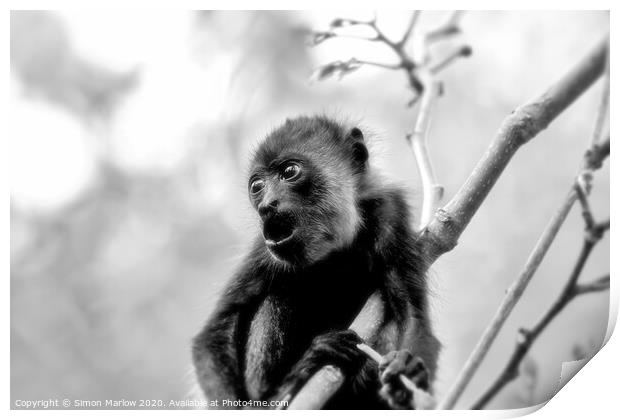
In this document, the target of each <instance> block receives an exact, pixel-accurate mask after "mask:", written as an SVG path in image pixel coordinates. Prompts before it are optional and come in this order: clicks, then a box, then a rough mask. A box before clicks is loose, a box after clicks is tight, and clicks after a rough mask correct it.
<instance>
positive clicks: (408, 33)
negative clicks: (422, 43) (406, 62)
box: [398, 10, 421, 47]
mask: <svg viewBox="0 0 620 420" xmlns="http://www.w3.org/2000/svg"><path fill="white" fill-rule="evenodd" d="M420 14H421V12H420V11H419V10H414V11H413V12H412V13H411V17H410V18H409V23H408V24H407V29H405V34H404V35H403V37H402V38H401V40H400V41H399V42H398V45H400V46H401V47H404V46H405V45H406V44H407V41H408V40H409V38H410V37H411V34H412V33H413V30H414V28H415V25H416V23H417V22H418V18H419V17H420Z"/></svg>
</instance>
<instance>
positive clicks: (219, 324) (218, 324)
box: [192, 311, 244, 400]
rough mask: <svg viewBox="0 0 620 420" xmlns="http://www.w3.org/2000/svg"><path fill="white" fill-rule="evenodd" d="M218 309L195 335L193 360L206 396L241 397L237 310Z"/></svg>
mask: <svg viewBox="0 0 620 420" xmlns="http://www.w3.org/2000/svg"><path fill="white" fill-rule="evenodd" d="M225 312H226V311H218V312H217V313H216V314H215V316H213V317H212V318H211V320H210V321H209V323H208V324H207V325H206V326H205V328H204V329H203V330H202V331H201V332H200V334H198V336H196V337H195V338H194V343H193V347H192V352H193V361H194V366H195V369H196V375H197V377H198V382H199V384H200V387H201V388H202V390H203V392H204V394H205V396H206V397H207V399H209V400H222V399H231V400H235V399H237V398H241V397H242V395H243V392H244V391H243V389H242V388H241V386H240V384H241V383H242V381H241V375H240V372H239V364H238V359H237V357H238V354H237V345H236V342H235V341H236V340H235V337H236V334H237V326H238V322H239V314H238V313H231V314H226V313H225Z"/></svg>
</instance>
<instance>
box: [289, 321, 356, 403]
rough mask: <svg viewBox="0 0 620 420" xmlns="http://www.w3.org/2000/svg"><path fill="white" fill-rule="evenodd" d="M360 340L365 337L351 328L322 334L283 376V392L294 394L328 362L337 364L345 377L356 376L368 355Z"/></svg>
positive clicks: (328, 363)
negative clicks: (361, 348)
mask: <svg viewBox="0 0 620 420" xmlns="http://www.w3.org/2000/svg"><path fill="white" fill-rule="evenodd" d="M361 342H362V339H361V338H360V337H359V336H358V335H357V334H356V333H355V332H354V331H351V330H345V331H335V332H329V333H326V334H323V335H319V336H318V337H316V338H315V339H314V340H313V341H312V345H311V346H310V349H308V351H306V353H305V354H304V356H303V357H302V358H301V360H300V361H299V362H298V363H297V364H296V365H295V366H294V367H293V370H292V371H291V372H290V373H289V374H288V375H287V377H286V378H285V379H284V386H283V392H284V393H287V394H290V395H295V394H296V393H297V392H298V391H299V389H300V388H301V387H302V386H303V385H304V384H305V383H306V382H307V381H308V379H310V377H311V376H312V375H314V373H316V372H317V371H318V370H319V369H320V368H322V367H323V366H326V365H333V366H336V367H338V368H339V369H341V370H342V372H343V373H344V374H345V376H346V377H353V376H355V375H356V374H357V373H358V372H359V371H360V369H361V368H362V366H363V364H364V362H365V361H366V355H365V354H364V353H362V352H361V351H360V350H359V349H358V348H357V344H360V343H361Z"/></svg>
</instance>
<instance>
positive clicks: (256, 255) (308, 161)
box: [193, 117, 439, 408]
mask: <svg viewBox="0 0 620 420" xmlns="http://www.w3.org/2000/svg"><path fill="white" fill-rule="evenodd" d="M367 156H368V155H367V149H366V147H365V146H364V144H363V135H362V133H361V132H360V131H359V130H357V129H356V128H354V129H351V130H349V129H346V128H344V127H343V125H341V124H339V123H336V122H334V121H333V120H330V119H327V118H324V117H312V118H310V117H301V118H298V119H295V120H287V122H286V123H285V124H284V125H283V126H282V127H280V128H278V129H277V130H275V131H274V132H273V133H271V134H270V135H269V136H268V137H267V138H266V139H265V141H264V142H263V143H262V144H261V145H260V147H259V149H258V151H257V153H256V155H255V158H254V165H253V167H252V172H253V173H256V174H260V175H261V176H263V177H264V178H265V179H269V180H270V181H269V182H272V181H273V184H269V185H270V187H269V188H271V189H269V190H267V188H266V189H265V191H264V192H262V193H261V194H260V195H258V196H251V200H252V202H253V205H254V207H255V208H259V206H260V205H261V203H263V207H264V202H265V200H272V202H274V203H276V202H277V203H278V207H277V210H274V211H277V212H282V213H283V214H284V213H286V212H287V211H288V213H286V214H287V216H286V217H287V218H288V219H286V220H287V223H289V221H290V223H293V224H294V225H295V226H296V227H297V228H298V229H299V230H298V231H297V232H298V233H297V235H296V236H295V241H292V245H290V247H289V248H290V249H287V250H286V252H283V253H282V254H283V255H280V256H279V258H274V255H273V254H272V253H271V252H270V251H269V250H268V249H267V247H266V245H265V240H264V239H263V237H259V238H257V239H256V241H255V243H254V246H253V247H252V249H251V251H250V252H249V254H248V255H247V256H246V258H245V260H244V262H243V264H242V266H241V267H240V268H239V270H238V271H237V273H236V274H235V275H234V277H233V279H232V281H231V283H230V285H229V287H228V289H227V291H226V293H225V294H224V295H223V296H222V298H221V300H220V301H219V304H218V306H217V308H216V310H215V312H214V313H213V315H212V316H211V318H210V320H209V322H208V323H207V325H206V326H205V328H204V329H203V330H202V332H200V334H198V336H197V337H196V338H195V339H194V344H193V358H194V364H195V367H196V371H197V375H198V380H199V382H200V385H201V387H202V389H203V391H204V393H205V395H206V396H207V398H209V399H225V398H229V399H242V400H247V399H260V400H266V399H269V398H277V397H278V396H279V395H280V393H281V392H283V391H284V390H286V389H290V387H291V386H292V387H296V386H299V385H300V384H301V383H302V382H303V381H305V380H306V379H307V378H308V376H309V375H310V374H312V373H313V372H314V371H316V370H317V369H318V368H319V367H320V366H321V365H323V364H326V363H330V364H335V365H337V366H339V367H341V368H342V369H344V370H345V371H346V373H347V374H348V376H349V378H350V379H349V380H348V382H347V383H346V384H345V385H344V386H343V388H342V389H341V390H340V391H339V392H338V393H337V394H336V395H335V396H334V398H332V400H331V401H330V402H329V404H328V407H326V408H386V407H387V405H386V402H385V400H384V399H383V398H381V397H380V396H379V389H380V388H381V385H382V384H381V381H380V378H379V369H378V367H377V366H376V364H375V363H374V362H372V361H370V360H368V359H367V358H366V357H365V356H364V355H363V354H361V353H360V352H359V351H358V350H357V349H356V348H355V347H354V345H355V342H356V336H355V334H353V333H351V332H346V330H347V328H348V327H349V325H350V324H351V322H352V321H353V319H354V318H355V317H356V315H357V314H358V313H359V311H360V309H361V308H362V306H363V305H364V303H365V302H366V300H367V298H368V297H369V296H370V294H371V293H372V292H373V291H375V290H379V291H380V292H381V295H382V297H383V299H384V301H385V307H386V313H385V316H384V320H383V323H382V330H381V333H380V334H379V335H377V336H376V337H373V338H372V339H371V340H369V344H370V345H371V346H373V347H374V348H375V349H376V350H377V351H379V352H381V353H382V354H385V353H388V352H389V351H393V350H399V349H402V348H405V349H407V350H409V351H410V352H411V353H413V355H415V356H417V360H418V359H421V360H423V362H424V364H425V366H426V368H427V370H428V372H429V374H430V377H428V378H425V380H432V378H433V376H434V371H435V368H436V358H437V354H438V352H439V343H438V342H437V340H436V338H435V337H434V336H433V334H432V331H431V327H430V323H429V320H428V304H427V289H426V282H425V275H424V273H425V271H426V265H425V264H424V261H423V259H422V256H421V252H420V249H419V248H418V246H417V244H416V236H415V234H414V233H413V231H412V229H411V220H410V211H409V208H408V206H407V203H406V200H405V198H404V193H403V191H401V190H400V189H398V188H395V187H386V186H382V185H380V184H379V181H378V178H377V177H376V176H375V175H374V174H373V173H372V171H371V170H370V168H369V166H368V163H367ZM290 158H294V159H297V160H299V161H300V162H302V168H303V175H302V178H300V179H299V180H298V181H296V182H295V183H285V182H278V181H277V180H276V178H273V177H272V178H270V176H272V172H270V171H273V170H275V169H274V168H276V167H277V166H278V164H279V163H280V162H284V161H286V160H287V159H290ZM338 180H340V181H342V183H343V185H345V184H346V182H345V181H348V182H349V184H352V185H353V187H352V188H353V193H354V201H353V202H352V204H350V205H351V206H355V209H356V211H355V214H356V215H357V216H358V217H359V220H358V223H357V224H355V227H354V231H353V233H354V234H353V235H352V236H351V238H348V239H347V238H345V236H346V235H347V233H346V232H347V230H346V229H344V228H342V229H341V226H342V225H343V223H344V222H343V221H346V220H349V219H350V218H351V217H352V216H351V214H353V213H351V214H350V215H349V216H347V217H348V218H347V217H344V218H340V219H338V217H340V216H342V213H343V212H344V211H345V210H351V209H345V208H344V206H346V205H347V204H346V201H347V200H346V196H347V194H348V191H350V188H348V187H342V188H343V189H342V190H338V192H337V194H338V197H334V195H333V193H334V192H333V191H330V190H329V189H330V188H341V187H340V186H337V185H340V184H338V182H337V181H338ZM289 184H290V185H289ZM271 185H273V187H272V186H271ZM270 194H271V195H270ZM267 196H269V197H267ZM340 198H341V200H340ZM339 201H342V202H340V203H339ZM274 209H275V207H274ZM261 214H262V215H263V222H264V223H267V222H266V220H267V219H268V218H269V217H271V215H267V216H265V212H262V213H261ZM274 217H275V216H274ZM334 220H336V221H338V222H334ZM351 226H353V225H351ZM338 229H341V230H340V231H339V230H338ZM324 249H327V250H328V251H327V252H326V253H325V254H324V255H323V254H322V252H323V250H324ZM309 349H310V350H309Z"/></svg>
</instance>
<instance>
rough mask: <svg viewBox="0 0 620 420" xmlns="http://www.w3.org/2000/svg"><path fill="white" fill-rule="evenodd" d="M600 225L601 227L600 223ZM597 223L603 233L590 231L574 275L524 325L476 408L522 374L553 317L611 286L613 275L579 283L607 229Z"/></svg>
mask: <svg viewBox="0 0 620 420" xmlns="http://www.w3.org/2000/svg"><path fill="white" fill-rule="evenodd" d="M597 226H600V227H597ZM597 226H593V227H592V229H598V231H599V233H600V234H599V235H596V236H595V238H596V239H595V240H594V241H593V240H591V239H590V238H591V237H592V235H590V234H588V233H586V237H585V238H584V241H583V245H582V246H581V251H580V253H579V256H578V257H577V261H576V262H575V265H574V267H573V270H572V271H571V275H570V277H569V278H568V280H567V282H566V285H565V286H564V288H563V290H562V292H561V293H560V295H559V296H558V298H557V299H556V301H555V302H554V303H553V304H552V305H551V307H550V308H549V310H548V311H547V312H546V313H545V315H544V316H543V317H542V318H541V319H540V321H538V323H537V324H536V325H535V326H534V328H532V329H531V330H526V329H524V328H521V329H520V330H519V339H518V340H517V345H516V347H515V349H514V351H513V353H512V356H511V357H510V359H509V361H508V363H507V364H506V366H505V367H504V369H503V370H502V372H501V373H500V375H499V376H498V377H497V379H496V380H495V382H493V384H492V385H491V386H490V387H489V389H488V390H487V391H486V392H485V393H484V394H483V395H482V396H481V397H480V398H479V399H478V401H477V402H476V403H475V404H474V405H473V407H472V409H473V410H480V409H483V408H484V407H485V406H486V405H487V404H488V403H489V401H491V400H492V399H493V398H494V397H495V396H496V395H497V394H498V393H499V392H500V391H501V390H502V389H503V388H504V387H505V386H506V385H508V384H509V383H510V382H512V381H513V380H514V379H516V378H517V377H518V376H519V366H520V364H521V362H522V361H523V358H524V357H525V355H526V354H527V353H528V351H529V350H530V348H531V346H532V345H533V343H534V341H536V339H537V338H538V337H539V336H540V334H541V333H542V332H543V331H544V330H545V328H546V327H547V326H548V325H549V324H550V323H551V321H553V319H554V318H555V317H556V316H557V315H558V314H559V313H560V312H561V311H562V310H563V309H564V308H565V307H566V306H567V305H568V304H569V303H570V302H571V301H572V300H573V299H574V298H575V297H577V296H579V295H581V294H583V293H589V292H595V291H602V290H605V289H608V288H609V276H607V277H606V282H605V277H603V278H602V279H599V280H597V281H596V282H592V283H588V284H586V285H577V281H578V280H579V276H580V275H581V272H582V271H583V267H584V266H585V263H586V261H587V260H588V257H589V256H590V254H591V252H592V249H594V246H595V245H596V243H597V242H598V241H599V240H600V239H601V237H602V233H603V232H604V231H605V229H604V226H605V225H604V224H603V225H597Z"/></svg>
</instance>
